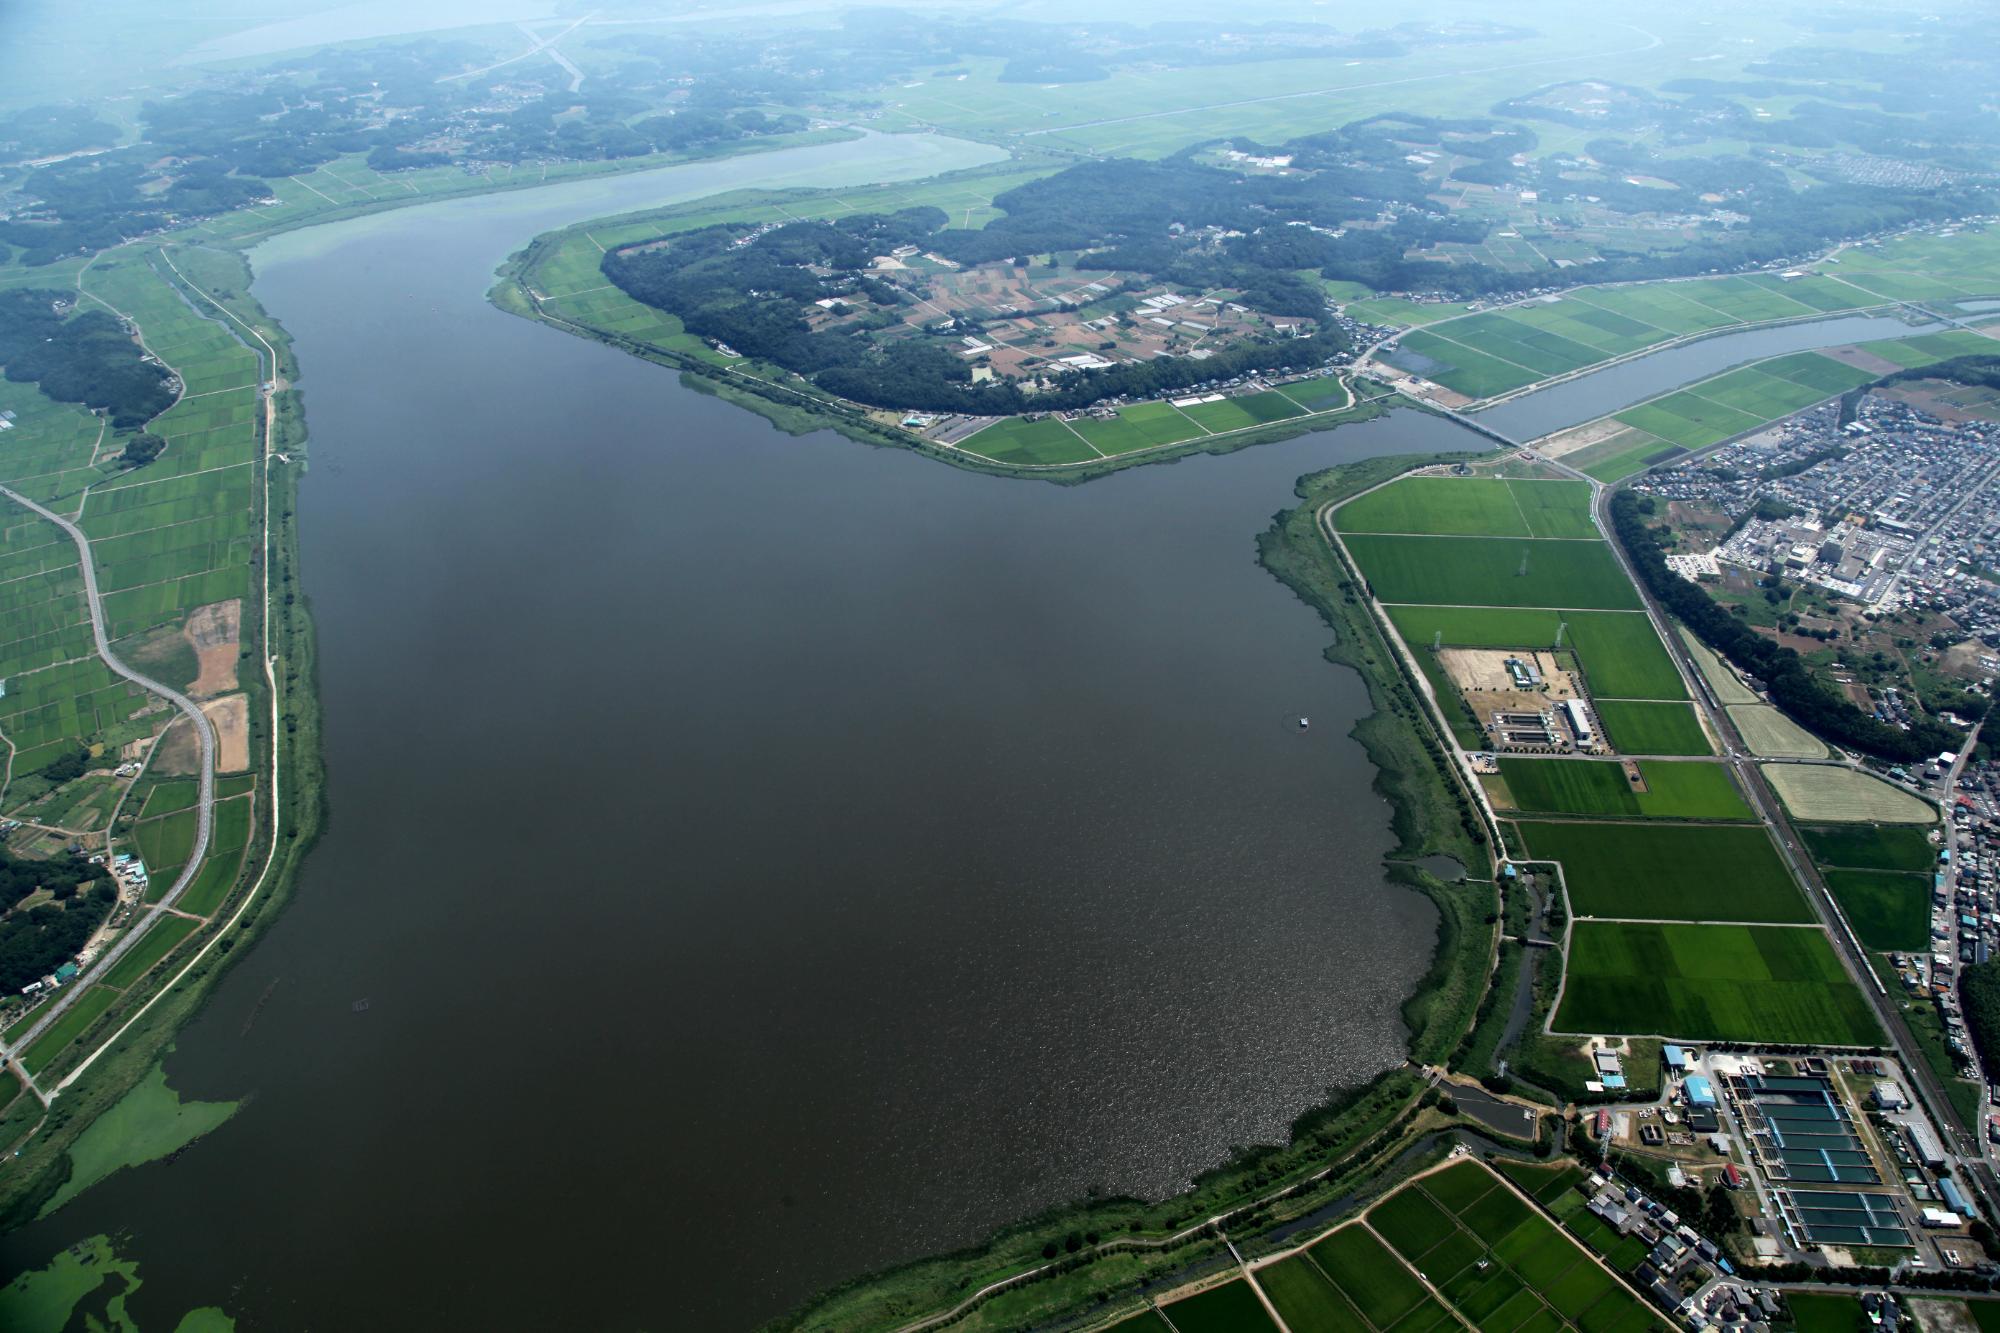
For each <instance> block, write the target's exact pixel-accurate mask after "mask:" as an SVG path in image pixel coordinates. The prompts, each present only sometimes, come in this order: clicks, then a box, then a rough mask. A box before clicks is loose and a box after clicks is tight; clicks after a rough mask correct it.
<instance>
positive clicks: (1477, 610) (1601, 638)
mask: <svg viewBox="0 0 2000 1333" xmlns="http://www.w3.org/2000/svg"><path fill="white" fill-rule="evenodd" d="M1516 568H1517V569H1518V568H1519V566H1518V565H1516ZM1389 618H1390V619H1391V620H1392V621H1393V622H1394V623H1395V626H1396V629H1397V631H1398V632H1399V633H1400V634H1401V635H1402V636H1403V640H1404V642H1406V643H1408V644H1409V645H1410V647H1412V648H1428V647H1429V646H1430V645H1431V644H1432V642H1434V641H1437V640H1439V639H1440V638H1441V639H1442V643H1443V646H1445V647H1447V648H1552V647H1554V646H1555V642H1556V636H1557V635H1558V633H1560V634H1561V636H1562V641H1563V646H1564V647H1565V648H1567V649H1569V650H1570V651H1571V652H1573V653H1574V654H1575V655H1576V658H1577V661H1578V664H1579V665H1581V666H1582V668H1583V672H1584V677H1585V679H1586V681H1587V682H1588V683H1589V686H1590V690H1591V694H1592V696H1593V698H1596V699H1667V700H1674V699H1685V698H1687V691H1686V689H1685V688H1683V686H1682V685H1681V678H1680V673H1679V672H1678V671H1676V670H1675V669H1674V663H1673V659H1672V658H1671V657H1669V656H1668V655H1667V650H1666V646H1665V645H1664V644H1662V643H1661V642H1660V636H1659V635H1657V634H1655V633H1654V632H1653V626H1652V622H1651V621H1650V620H1648V619H1647V618H1646V616H1645V614H1644V613H1643V612H1623V611H1575V610H1567V611H1562V610H1558V611H1543V610H1533V609H1518V608H1514V609H1509V608H1501V607H1480V606H1448V607H1422V606H1392V607H1390V608H1389ZM1607 725H1609V724H1608V723H1607ZM1641 753H1645V752H1644V751H1641Z"/></svg>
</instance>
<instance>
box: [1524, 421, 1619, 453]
mask: <svg viewBox="0 0 2000 1333" xmlns="http://www.w3.org/2000/svg"><path fill="white" fill-rule="evenodd" d="M1624 429H1625V423H1623V422H1622V421H1618V420H1615V419H1614V418H1611V417H1606V418H1604V420H1602V421H1593V422H1590V423H1589V424H1588V425H1583V426H1575V427H1572V428H1571V429H1569V430H1566V431H1563V432H1562V433H1561V434H1559V435H1553V436H1550V437H1549V438H1548V439H1546V440H1544V441H1543V442H1542V452H1543V453H1544V454H1546V455H1547V456H1548V457H1550V458H1561V457H1562V456H1563V455H1564V454H1573V453H1575V452H1576V451H1577V450H1579V449H1588V448H1589V447H1590V446H1591V445H1593V444H1602V443H1603V442H1604V441H1606V440H1608V439H1610V438H1611V437H1612V436H1614V435H1616V434H1618V433H1619V432H1620V431H1622V430H1624Z"/></svg>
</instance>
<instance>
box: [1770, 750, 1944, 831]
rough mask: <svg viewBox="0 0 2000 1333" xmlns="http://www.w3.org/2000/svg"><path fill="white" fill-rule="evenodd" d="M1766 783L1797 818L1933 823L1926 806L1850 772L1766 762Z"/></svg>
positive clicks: (1933, 815) (1932, 813) (1934, 812)
mask: <svg viewBox="0 0 2000 1333" xmlns="http://www.w3.org/2000/svg"><path fill="white" fill-rule="evenodd" d="M1760 767H1761V769H1762V772H1763V774H1764V780H1765V781H1766V782H1769V783H1770V784H1771V787H1772V789H1773V790H1774V791H1776V792H1777V793H1778V799H1779V800H1781V801H1783V802H1784V803H1785V809H1787V810H1789V811H1791V812H1792V814H1793V815H1794V816H1796V817H1798V818H1799V819H1810V820H1827V821H1837V822H1843V823H1844V822H1854V823H1868V824H1921V825H1925V826H1929V825H1933V824H1935V823H1937V810H1936V809H1935V808H1933V807H1932V805H1931V804H1930V802H1928V801H1925V800H1923V799H1922V798H1920V797H1917V796H1913V795H1911V794H1910V793H1909V792H1906V791H1904V790H1903V789H1902V788H1900V787H1893V786H1891V785H1889V784H1888V783H1886V782H1884V781H1882V780H1881V779H1880V778H1876V777H1870V776H1869V775H1868V774H1866V773H1860V772H1857V771H1855V770H1854V769H1851V768H1839V767H1835V766H1832V765H1825V764H1812V765H1808V764H1764V765H1761V766H1760Z"/></svg>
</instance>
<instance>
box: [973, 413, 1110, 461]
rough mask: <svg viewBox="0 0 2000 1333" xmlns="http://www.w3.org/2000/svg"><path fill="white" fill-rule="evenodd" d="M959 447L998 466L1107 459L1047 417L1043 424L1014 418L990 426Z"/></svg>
mask: <svg viewBox="0 0 2000 1333" xmlns="http://www.w3.org/2000/svg"><path fill="white" fill-rule="evenodd" d="M959 447H960V448H961V449H963V450H964V451H965V452H966V453H968V454H977V455H979V456H980V457H981V458H986V459H990V460H992V461H993V462H995V463H1009V464H1028V465H1032V466H1046V465H1048V464H1050V463H1087V462H1089V461H1090V460H1091V459H1093V458H1101V457H1102V456H1103V455H1102V454H1100V453H1099V452H1098V451H1097V450H1096V449H1093V448H1092V447H1091V446H1090V445H1089V444H1088V443H1086V442H1085V440H1084V438H1083V437H1082V436H1081V435H1078V434H1077V433H1076V432H1075V431H1073V430H1071V429H1070V428H1069V427H1068V426H1066V425H1064V424H1063V423H1062V422H1060V421H1057V420H1056V419H1055V418H1054V417H1043V418H1042V419H1041V420H1040V421H1027V420H1024V419H1022V418H1020V417H1010V418H1008V419H1007V420H1005V421H1000V422H996V423H994V424H993V425H991V426H988V427H987V428H986V429H985V430H982V431H980V432H979V433H978V434H977V435H974V436H973V437H972V438H971V439H968V440H965V441H963V442H961V443H960V445H959Z"/></svg>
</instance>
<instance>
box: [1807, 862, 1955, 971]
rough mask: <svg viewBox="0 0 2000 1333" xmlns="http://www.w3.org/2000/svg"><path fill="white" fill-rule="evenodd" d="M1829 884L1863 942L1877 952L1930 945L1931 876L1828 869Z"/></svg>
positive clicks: (1826, 873) (1827, 879) (1827, 885)
mask: <svg viewBox="0 0 2000 1333" xmlns="http://www.w3.org/2000/svg"><path fill="white" fill-rule="evenodd" d="M1824 874H1825V877H1826V887H1827V888H1828V889H1830V890H1832V892H1833V896H1834V899H1835V900H1836V901H1837V902H1839V904H1840V910H1841V912H1842V913H1843V914H1844V915H1845V916H1846V917H1847V922H1848V924H1849V925H1851V926H1853V927H1854V933H1855V934H1856V935H1857V936H1859V937H1860V939H1861V943H1862V944H1863V945H1865V946H1866V947H1868V948H1870V949H1874V950H1877V951H1894V950H1908V951H1920V950H1923V949H1925V948H1928V947H1929V945H1930V925H1931V879H1930V876H1929V875H1911V874H1904V873H1902V872H1900V871H1894V870H1827V871H1825V872H1824Z"/></svg>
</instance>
